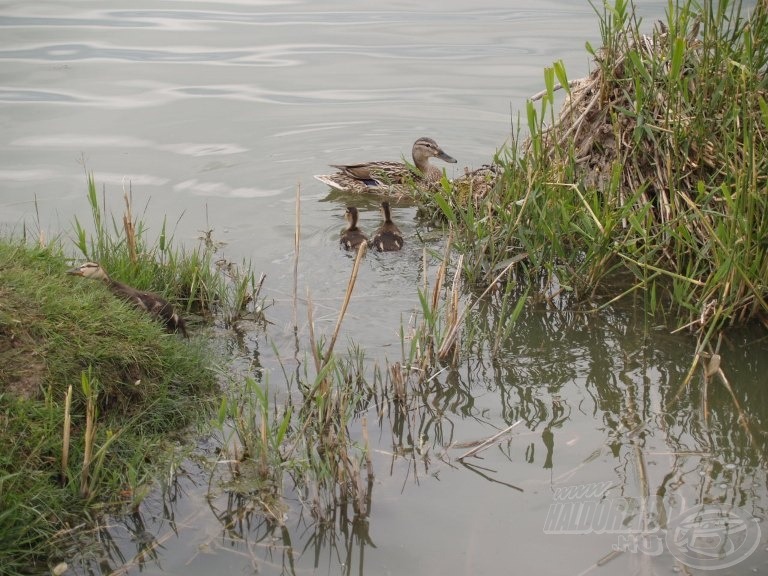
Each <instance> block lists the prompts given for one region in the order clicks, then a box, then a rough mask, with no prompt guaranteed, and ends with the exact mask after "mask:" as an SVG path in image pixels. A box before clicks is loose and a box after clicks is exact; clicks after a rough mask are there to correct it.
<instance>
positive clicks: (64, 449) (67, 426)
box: [61, 384, 72, 484]
mask: <svg viewBox="0 0 768 576" xmlns="http://www.w3.org/2000/svg"><path fill="white" fill-rule="evenodd" d="M71 432H72V384H70V385H69V387H68V388H67V397H66V398H65V400H64V432H63V434H62V440H61V442H62V446H61V483H62V484H66V483H67V467H68V466H69V437H70V434H71Z"/></svg>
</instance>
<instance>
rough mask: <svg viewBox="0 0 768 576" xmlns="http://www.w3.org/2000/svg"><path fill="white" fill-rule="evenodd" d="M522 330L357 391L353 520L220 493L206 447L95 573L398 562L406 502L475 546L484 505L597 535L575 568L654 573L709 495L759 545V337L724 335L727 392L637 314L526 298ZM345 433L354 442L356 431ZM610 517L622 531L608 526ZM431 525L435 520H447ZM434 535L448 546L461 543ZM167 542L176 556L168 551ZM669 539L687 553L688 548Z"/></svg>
mask: <svg viewBox="0 0 768 576" xmlns="http://www.w3.org/2000/svg"><path fill="white" fill-rule="evenodd" d="M499 300H500V299H499V298H492V299H490V300H489V301H488V302H486V306H484V307H482V308H481V309H480V311H479V314H480V315H481V316H482V318H476V321H477V322H478V323H486V324H487V325H488V326H489V327H491V328H492V327H493V325H494V323H497V322H499V321H500V318H499V316H498V315H497V314H498V311H499V309H500V302H499ZM516 326H517V327H518V328H519V330H517V331H516V332H515V333H514V334H512V335H511V336H510V339H509V341H508V342H507V343H506V344H505V346H504V350H505V353H504V354H487V353H485V354H482V355H480V356H478V357H477V358H475V359H474V360H468V361H467V362H465V363H463V364H462V365H461V366H460V367H458V368H457V369H447V368H443V369H437V371H436V373H435V374H432V375H431V376H429V377H427V378H424V377H421V376H420V375H415V377H409V375H408V374H405V376H404V379H405V383H406V385H405V386H404V387H401V386H396V385H395V384H394V380H396V377H395V376H394V375H393V374H396V373H397V372H398V371H402V368H401V366H400V365H399V364H397V365H394V366H390V367H389V369H388V370H383V369H382V371H381V372H380V373H379V374H378V376H376V377H375V378H374V381H373V382H369V383H368V384H367V385H366V386H367V387H368V388H369V392H368V393H367V394H365V395H364V396H363V400H362V402H361V404H360V406H358V413H359V414H361V415H363V414H368V415H369V418H368V421H369V423H370V424H369V425H368V427H369V428H371V433H370V435H371V437H372V438H378V441H377V442H376V443H375V444H376V445H377V447H375V448H374V449H373V456H374V472H375V478H374V477H370V478H369V479H368V486H367V493H366V494H367V503H366V505H365V507H364V509H363V511H362V513H358V514H355V513H354V512H353V509H352V507H351V506H349V505H348V504H341V503H340V502H341V501H339V500H336V501H335V502H336V504H334V505H328V504H329V502H330V501H326V502H325V504H324V506H323V507H321V508H322V510H321V513H319V514H318V508H317V507H316V504H313V502H317V501H318V500H322V499H323V497H322V495H319V494H318V493H316V492H314V493H313V492H312V491H311V490H310V491H309V492H307V491H305V490H303V489H300V490H296V486H297V485H298V484H295V483H294V482H292V481H291V480H287V481H286V484H285V486H284V490H285V502H286V504H287V507H286V508H285V509H284V510H283V512H282V513H281V514H279V515H277V516H276V517H274V518H269V517H268V516H267V515H265V513H264V505H265V503H264V502H263V501H262V500H260V498H259V493H258V492H253V493H252V494H248V493H244V492H243V491H242V490H241V489H238V490H236V491H230V490H228V489H227V487H226V486H227V484H226V482H225V483H223V484H222V483H221V482H220V481H216V480H213V479H214V478H221V479H223V477H220V473H221V471H222V469H221V466H222V465H223V463H221V462H219V464H217V465H216V464H215V462H216V461H217V460H220V458H221V455H219V454H217V450H218V448H217V447H216V446H215V445H209V446H202V447H201V449H202V450H203V451H204V452H205V453H206V457H205V459H204V460H203V461H199V462H197V463H195V462H191V461H190V462H187V463H186V464H185V469H184V470H180V471H178V473H177V474H176V475H175V476H173V480H172V484H171V485H170V486H167V487H166V489H165V491H163V492H162V493H158V494H156V493H153V495H152V497H151V498H150V499H149V500H148V501H147V502H146V503H145V504H144V505H143V506H142V507H141V508H140V510H139V511H134V512H133V513H131V514H128V515H126V516H121V517H115V518H112V519H111V520H110V524H109V526H107V527H105V530H104V531H103V532H104V535H103V538H102V545H103V546H105V551H104V554H106V558H108V559H109V560H107V559H105V558H101V560H100V562H101V566H100V568H99V569H98V570H101V571H102V572H105V569H106V568H107V566H108V567H109V571H111V570H114V569H122V568H121V567H124V566H142V567H143V568H142V569H143V570H144V571H146V570H149V571H150V572H154V571H158V570H159V571H163V570H170V571H173V569H171V567H170V566H169V561H170V562H171V565H173V566H179V564H177V563H178V562H182V563H188V562H192V561H193V560H194V566H195V573H200V574H202V573H205V570H206V569H208V568H210V569H213V567H216V569H217V570H240V569H242V568H243V567H248V569H252V570H258V571H259V572H265V571H266V572H267V573H288V574H301V573H304V572H307V571H309V572H313V571H317V570H320V571H323V572H326V571H328V572H334V573H343V574H351V573H362V572H366V573H375V574H378V573H382V572H384V571H388V570H389V569H390V568H392V562H391V561H390V559H389V558H388V556H389V555H390V554H396V553H397V551H398V550H401V547H402V545H403V542H405V541H410V539H411V538H415V537H417V536H416V535H417V534H418V530H419V528H416V527H411V526H403V525H401V523H400V521H397V520H394V526H393V525H392V522H393V519H392V518H391V514H392V510H397V509H398V507H400V506H403V505H406V506H407V505H411V506H416V507H419V506H426V508H425V510H432V513H434V508H433V507H434V506H438V507H448V508H451V509H453V513H455V514H457V515H458V517H459V520H457V522H458V524H457V525H458V526H459V527H463V528H462V529H464V530H469V529H476V528H471V527H472V526H476V522H477V520H478V519H480V518H482V519H483V520H482V522H483V523H486V522H487V523H490V525H491V526H492V527H493V529H491V530H489V531H483V542H484V543H483V548H484V549H487V548H491V549H495V548H497V547H503V546H505V545H506V544H507V543H508V541H507V538H508V536H507V534H505V533H504V532H503V530H501V527H502V526H506V525H507V521H506V519H505V517H502V518H498V517H497V518H495V519H494V510H497V509H499V507H502V508H504V509H505V508H507V507H511V508H510V509H514V511H515V512H514V514H515V524H519V525H522V526H524V527H525V530H526V531H530V532H532V533H533V535H532V536H530V537H529V538H530V539H529V541H531V542H535V541H536V538H537V537H536V534H537V533H538V534H541V536H540V538H542V539H544V538H546V540H545V542H552V544H551V545H552V546H559V545H560V543H559V541H561V540H562V539H565V540H567V539H568V538H581V539H583V538H584V536H583V535H584V534H587V535H588V536H589V538H590V539H591V540H592V541H593V542H591V543H587V544H586V545H585V546H584V547H585V550H582V551H580V552H576V551H571V552H569V553H570V554H572V556H573V557H574V558H575V559H578V561H579V563H580V566H582V568H583V569H586V568H587V567H588V566H590V565H592V564H595V563H597V562H598V561H600V562H606V563H607V566H610V567H611V568H609V570H610V573H618V572H619V571H623V570H625V569H626V567H627V566H633V565H635V564H637V563H639V564H640V566H645V568H644V569H647V570H650V572H648V573H652V571H653V570H662V571H668V570H669V569H670V568H671V567H673V566H675V565H676V564H675V563H676V561H677V560H675V558H673V557H671V556H670V553H669V550H668V547H669V544H668V543H667V544H663V542H664V538H665V537H666V533H667V529H669V530H671V529H672V527H673V526H675V527H676V528H675V529H676V530H679V529H680V526H679V522H680V521H679V520H678V519H679V518H684V517H685V514H686V513H688V512H689V510H690V509H691V508H692V507H693V506H699V505H706V506H707V507H708V508H707V509H705V510H703V512H702V513H706V512H710V513H711V512H712V510H713V509H714V508H713V507H718V508H717V509H718V510H720V512H719V514H721V515H722V514H728V513H729V511H731V510H736V511H737V512H739V513H743V514H745V516H744V517H745V518H746V520H744V522H745V523H744V524H743V530H742V532H743V533H744V535H745V538H747V540H746V542H745V544H744V545H745V546H746V545H748V544H749V543H750V542H751V541H749V540H748V537H750V536H754V535H755V533H754V531H755V530H756V528H755V526H761V524H762V522H763V520H764V519H765V518H766V513H767V510H766V506H767V505H768V498H766V490H765V474H764V471H765V466H766V462H765V454H766V453H767V451H766V448H768V447H767V446H766V433H765V427H764V423H765V422H766V418H767V417H768V402H766V400H767V399H766V398H765V393H766V392H765V387H758V388H755V387H751V386H739V385H738V382H755V381H757V380H759V379H760V378H764V376H763V375H764V374H765V373H766V372H765V370H766V365H765V363H766V362H768V360H766V358H765V356H764V355H755V353H754V339H755V337H756V336H757V337H758V338H759V337H761V335H760V334H759V333H755V334H750V333H748V332H747V333H742V334H740V335H738V336H737V337H735V339H733V340H731V339H726V340H725V341H724V342H723V344H722V349H721V353H723V356H724V357H725V358H727V361H724V363H725V364H728V366H727V367H726V370H725V375H726V376H727V377H728V379H729V384H730V388H728V387H726V386H724V385H723V384H722V382H718V381H717V380H716V379H712V380H710V381H709V382H708V384H705V383H704V382H703V381H702V377H700V376H698V375H697V376H696V377H695V378H694V381H693V384H692V385H691V386H690V387H689V388H681V383H682V382H683V381H684V379H685V376H686V373H687V370H688V368H689V366H688V364H687V363H686V362H684V361H683V359H685V358H691V357H692V356H691V351H692V350H691V347H692V344H691V342H690V339H689V338H687V337H685V336H669V335H668V333H667V332H666V331H663V330H661V329H659V328H657V327H654V326H652V325H648V324H647V323H646V322H645V319H644V318H642V316H638V315H637V312H636V311H634V310H629V309H618V308H610V307H609V308H606V309H603V310H602V311H601V312H600V314H599V316H598V317H595V316H594V315H592V314H589V315H584V314H576V313H572V312H563V311H561V310H549V309H537V308H535V307H530V308H526V309H525V310H524V312H523V316H521V318H519V319H518V322H517V324H516ZM485 333H486V334H488V335H490V336H491V337H492V335H493V333H494V332H493V330H492V329H491V330H488V331H487V332H485ZM238 342H239V343H238ZM475 344H477V342H475ZM486 344H487V342H486ZM481 346H482V345H481ZM233 350H240V351H241V353H243V354H244V355H253V358H255V360H253V361H252V362H251V363H250V369H251V370H253V371H255V372H253V373H259V370H260V369H261V367H260V365H259V359H258V358H259V356H258V353H257V352H255V351H254V350H253V344H248V343H247V342H246V341H245V340H244V339H243V338H242V335H241V336H240V337H239V338H238V339H237V342H235V343H234V348H233ZM681 352H682V353H681ZM557 358H560V359H561V361H557V360H556V359H557ZM563 359H566V360H563ZM730 366H733V367H734V368H732V369H731V368H730ZM384 374H389V375H391V376H389V375H384ZM374 416H375V418H374ZM373 422H376V423H377V424H375V425H373V424H372V423H373ZM352 428H353V429H352V430H350V433H351V434H352V435H353V436H354V435H355V434H359V430H354V428H355V426H354V425H353V426H352ZM500 432H501V434H500V435H499V436H498V438H497V439H496V440H494V441H493V442H492V443H490V444H489V445H488V446H482V442H483V441H485V440H487V439H488V438H490V437H492V436H494V435H495V434H497V433H500ZM478 448H479V449H478ZM475 450H477V451H476V452H475ZM469 453H472V455H471V456H469V457H467V456H466V455H467V454H469ZM211 466H214V468H213V469H211ZM216 469H218V470H219V471H218V472H216V473H215V474H214V473H213V471H215V470H216ZM294 480H295V479H294ZM444 484H448V485H449V486H452V485H455V484H458V486H457V488H459V492H458V494H461V498H463V499H465V500H466V501H465V502H464V503H462V502H461V501H451V502H445V501H441V500H440V494H441V493H443V492H444V491H445V488H444V487H443V485H444ZM593 487H595V488H593ZM593 489H594V490H595V492H596V494H593V493H592V492H590V490H593ZM570 490H575V491H577V492H576V493H579V492H578V491H579V490H581V492H580V493H581V494H582V496H581V497H580V499H576V498H574V497H572V496H567V494H568V493H569V491H570ZM585 491H586V496H584V494H585ZM452 492H453V490H451V489H449V493H452ZM409 496H414V497H415V498H416V499H417V500H416V501H414V500H413V498H410V497H409ZM419 500H421V501H423V503H422V504H421V505H419V504H416V502H417V501H419ZM402 501H406V504H403V503H402ZM583 502H587V503H590V502H591V503H593V504H594V505H595V506H597V507H599V506H602V507H603V508H605V509H606V510H607V509H608V508H611V511H610V514H612V515H613V516H612V518H613V520H611V519H610V518H611V516H610V514H609V513H608V512H606V514H608V518H609V519H608V520H605V519H603V520H601V521H600V522H602V523H603V524H601V526H603V529H599V528H598V527H597V526H596V525H595V524H594V523H596V522H598V520H591V516H590V517H589V518H585V517H584V516H583V514H584V512H583V510H585V508H584V504H583ZM424 503H426V504H424ZM574 503H576V504H578V508H573V505H574ZM617 503H618V504H617ZM201 505H202V506H203V507H204V508H207V510H204V509H201V508H200V506H201ZM616 506H619V507H618V508H616ZM563 510H566V512H563ZM568 510H570V511H568ZM574 510H575V512H574ZM272 512H274V511H272ZM580 514H582V516H579V515H580ZM739 518H740V517H739V516H734V520H738V519H739ZM752 518H754V519H757V521H758V522H759V523H758V524H754V523H753V522H754V521H753V520H752ZM619 521H620V522H619ZM590 522H593V524H590ZM606 522H608V523H610V522H619V524H617V525H616V526H614V531H613V532H612V531H610V530H608V531H607V532H606V531H605V530H604V524H605V523H606ZM414 529H415V530H414ZM423 529H429V530H439V531H442V530H444V527H443V526H441V524H440V521H439V515H438V518H437V519H432V520H429V519H428V520H426V523H425V524H424V528H423ZM393 530H394V533H393ZM497 530H498V532H497ZM616 530H618V531H616ZM603 532H606V533H603ZM398 533H399V534H401V536H400V537H394V538H393V534H398ZM441 534H443V532H441ZM568 534H571V536H568ZM574 534H579V536H574ZM736 537H737V536H736V533H734V535H733V536H732V538H734V539H735V538H736ZM444 538H445V539H446V540H447V543H446V544H445V546H446V549H447V550H450V549H451V546H459V545H460V542H461V541H462V537H459V536H451V535H450V534H448V535H444ZM638 538H640V540H638ZM531 539H532V540H531ZM581 541H582V540H580V542H581ZM763 541H764V540H763ZM739 542H740V541H739ZM678 544H679V542H678ZM737 544H738V542H737ZM567 545H568V544H566V546H567ZM750 545H751V544H750ZM615 546H620V547H621V546H623V547H624V548H623V549H624V552H623V553H619V552H617V551H616V550H615V549H614V547H615ZM691 546H692V544H691ZM169 548H170V549H177V548H180V549H181V550H178V549H177V550H176V551H175V553H174V554H173V555H172V556H171V557H168V554H167V550H168V549H169ZM185 550H186V552H184V551H185ZM633 550H634V553H633ZM675 550H676V554H675V557H676V558H678V559H679V557H680V555H681V554H682V552H681V550H683V548H680V547H678V548H676V549H675ZM686 550H687V548H686ZM742 551H743V550H742ZM90 553H93V549H92V548H91V549H90ZM735 553H736V552H733V554H735ZM445 554H448V555H450V553H449V552H446V553H445ZM721 556H722V555H721ZM203 557H204V559H203ZM173 558H177V559H176V560H173ZM474 561H477V562H480V564H483V565H485V566H491V565H492V564H493V563H494V562H495V560H485V561H481V560H479V559H475V560H474ZM691 561H692V560H691ZM536 562H537V565H538V566H540V567H542V571H543V572H547V571H550V570H554V569H555V568H556V567H557V561H556V560H554V559H552V560H547V559H545V558H544V559H543V558H541V557H539V556H537V561H536ZM86 564H90V562H86ZM438 564H439V563H438ZM765 566H766V557H765V554H764V553H761V552H755V553H754V554H750V555H748V557H745V558H744V559H743V560H742V561H740V562H739V569H740V570H749V569H753V570H763V569H765ZM91 567H92V569H95V567H94V566H93V565H91ZM95 570H96V569H95ZM98 570H96V572H98ZM428 572H430V573H432V572H433V570H432V569H430V570H428ZM740 573H741V572H740Z"/></svg>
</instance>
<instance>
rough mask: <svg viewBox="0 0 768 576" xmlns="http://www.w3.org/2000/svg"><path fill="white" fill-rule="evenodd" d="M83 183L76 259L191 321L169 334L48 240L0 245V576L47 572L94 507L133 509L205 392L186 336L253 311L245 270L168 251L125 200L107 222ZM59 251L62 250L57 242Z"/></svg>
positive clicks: (204, 358) (212, 378) (213, 377)
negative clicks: (86, 205) (77, 268)
mask: <svg viewBox="0 0 768 576" xmlns="http://www.w3.org/2000/svg"><path fill="white" fill-rule="evenodd" d="M99 196H100V195H99V194H98V193H97V189H96V184H95V182H94V181H93V179H92V178H90V177H89V178H88V198H89V202H90V204H91V214H90V215H89V218H88V219H85V220H83V221H80V220H76V222H75V223H74V226H73V228H74V234H73V236H74V238H75V241H74V244H75V246H74V251H79V252H80V255H81V257H80V258H79V259H77V261H78V262H79V261H82V260H83V259H84V260H94V261H98V262H100V263H101V264H102V266H103V267H104V268H105V269H106V270H108V272H109V273H110V275H111V276H112V277H114V278H116V279H119V280H120V281H123V282H125V283H127V284H129V285H130V286H133V287H135V288H137V289H140V290H148V291H152V292H155V293H157V294H161V295H162V296H163V297H165V298H166V299H168V300H169V301H170V302H171V303H172V304H173V305H174V307H175V308H176V309H177V311H182V314H183V315H184V316H186V317H187V319H188V320H191V325H190V324H188V329H190V331H191V332H192V338H190V339H189V340H185V339H183V338H182V337H181V336H180V335H178V334H169V333H167V332H166V331H165V329H164V326H163V325H162V324H161V323H160V322H158V321H156V320H155V319H153V318H152V317H151V315H149V314H147V313H146V312H144V311H141V310H137V309H136V308H134V307H133V306H131V305H129V304H128V303H127V302H125V301H124V300H122V299H121V298H118V297H116V296H115V294H113V293H112V292H111V291H110V290H109V288H108V287H107V285H105V284H104V283H103V282H99V281H92V280H86V279H83V278H78V277H74V276H69V275H67V274H66V271H67V269H69V268H70V267H71V266H72V260H73V259H72V258H70V257H67V255H66V252H67V249H66V246H64V245H63V244H62V242H61V241H56V242H52V243H48V244H47V245H42V244H41V243H38V244H37V245H32V244H31V243H29V242H25V241H23V240H20V239H9V238H4V239H0V435H1V436H2V437H1V438H0V541H1V542H2V543H3V546H2V547H0V573H2V574H18V573H28V572H29V571H30V570H31V571H48V568H49V566H51V565H52V564H51V563H55V562H56V560H57V559H59V558H61V559H64V558H66V557H67V556H68V553H67V547H68V546H72V545H73V543H74V542H76V541H77V530H75V527H80V528H82V527H83V526H84V525H88V523H89V522H90V521H91V520H93V519H94V518H97V517H98V516H99V515H100V514H101V512H102V511H104V510H107V511H120V510H126V511H128V510H132V509H134V508H136V507H138V506H139V504H140V503H141V500H142V498H143V497H144V496H145V495H146V494H147V492H148V490H149V488H150V486H152V485H153V484H154V482H155V478H157V476H158V470H160V469H162V467H163V466H164V465H165V464H168V463H170V461H171V460H172V459H174V458H177V457H178V455H177V454H175V451H176V450H177V448H176V446H177V445H178V440H179V439H180V438H181V436H182V435H183V434H184V433H185V432H186V431H187V430H188V429H189V426H190V425H193V424H195V423H196V422H200V420H201V418H204V417H205V416H206V415H210V414H212V413H213V412H212V411H211V410H210V409H209V408H213V406H214V405H215V403H216V402H217V400H216V399H217V398H218V397H219V390H218V386H217V382H218V375H217V374H216V373H215V372H214V370H213V369H212V367H213V366H214V365H216V364H217V362H214V357H213V352H212V351H211V350H210V349H209V347H208V344H207V341H206V339H205V338H201V337H198V336H196V335H195V333H196V332H199V331H200V330H201V329H204V327H205V325H207V324H209V323H211V322H213V321H215V322H220V323H223V324H224V325H228V324H230V323H232V322H234V321H235V320H236V319H237V318H240V317H242V316H244V315H257V314H259V313H260V310H261V308H262V304H263V302H261V301H260V300H259V297H258V289H259V287H260V283H257V282H256V279H255V277H254V275H253V273H252V272H251V270H250V266H249V265H248V264H247V263H244V264H243V265H242V266H236V265H234V264H232V263H228V262H226V263H225V264H226V265H225V266H217V263H219V262H222V260H221V257H220V255H218V254H216V250H217V246H216V244H215V243H214V242H213V241H211V239H210V238H204V239H203V241H202V242H201V244H200V246H198V247H197V248H195V249H192V250H182V249H177V248H175V246H174V245H173V238H172V234H171V233H170V231H168V230H167V227H166V226H165V225H163V226H162V227H161V229H160V231H159V233H157V234H155V235H151V234H149V232H148V229H147V227H146V226H145V224H144V223H143V222H142V221H141V220H140V219H137V218H135V217H134V216H133V214H132V212H131V210H132V207H131V203H130V195H126V198H125V199H126V204H125V212H124V214H123V215H122V217H115V216H113V215H112V214H110V213H108V212H107V210H106V208H105V204H106V203H105V200H104V198H103V197H102V198H100V197H99ZM69 252H73V250H72V248H70V250H69Z"/></svg>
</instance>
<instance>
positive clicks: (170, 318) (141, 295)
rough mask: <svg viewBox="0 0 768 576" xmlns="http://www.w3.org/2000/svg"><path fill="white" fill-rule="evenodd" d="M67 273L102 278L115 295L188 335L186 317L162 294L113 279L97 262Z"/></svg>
mask: <svg viewBox="0 0 768 576" xmlns="http://www.w3.org/2000/svg"><path fill="white" fill-rule="evenodd" d="M67 274H71V275H73V276H82V277H83V278H92V279H93V280H101V281H102V282H104V284H106V285H107V288H109V289H110V291H111V292H112V293H113V294H114V295H115V296H117V297H118V298H122V299H123V300H125V301H126V302H128V303H129V304H131V305H133V306H135V307H136V308H138V309H139V310H142V311H144V312H147V313H148V314H150V315H151V316H152V317H153V318H155V319H157V320H160V321H161V322H163V324H165V327H166V328H167V329H168V331H169V332H181V334H182V335H183V336H184V337H185V338H187V337H188V335H187V325H186V322H184V318H182V317H181V316H179V314H178V313H177V312H176V311H175V310H174V309H173V306H172V305H171V304H170V303H169V302H168V301H167V300H166V299H165V298H163V297H162V296H159V295H157V294H153V293H151V292H144V291H142V290H137V289H136V288H132V287H130V286H128V285H127V284H123V283H122V282H118V281H117V280H112V278H110V277H109V275H108V274H107V272H106V271H105V270H104V268H102V267H101V265H99V264H97V263H96V262H86V263H85V264H82V265H80V266H77V267H75V268H72V269H70V270H67Z"/></svg>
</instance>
